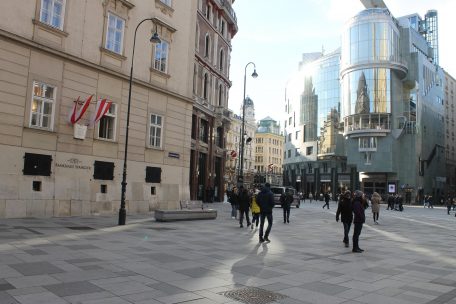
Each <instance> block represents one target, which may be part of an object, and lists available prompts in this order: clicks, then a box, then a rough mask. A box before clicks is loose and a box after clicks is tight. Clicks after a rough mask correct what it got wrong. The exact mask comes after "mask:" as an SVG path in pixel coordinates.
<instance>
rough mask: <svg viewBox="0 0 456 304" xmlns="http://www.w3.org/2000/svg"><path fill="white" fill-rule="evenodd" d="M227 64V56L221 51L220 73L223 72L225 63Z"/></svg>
mask: <svg viewBox="0 0 456 304" xmlns="http://www.w3.org/2000/svg"><path fill="white" fill-rule="evenodd" d="M224 62H225V54H224V52H223V49H221V50H220V58H219V68H220V72H223V66H224V64H223V63H224Z"/></svg>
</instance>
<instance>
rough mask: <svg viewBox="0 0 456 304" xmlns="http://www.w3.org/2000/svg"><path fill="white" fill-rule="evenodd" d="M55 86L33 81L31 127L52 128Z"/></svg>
mask: <svg viewBox="0 0 456 304" xmlns="http://www.w3.org/2000/svg"><path fill="white" fill-rule="evenodd" d="M55 91H56V90H55V88H54V87H52V86H50V85H47V84H45V83H40V82H36V81H34V82H33V97H32V109H31V111H30V127H37V128H43V129H48V130H52V128H53V125H54V105H55Z"/></svg>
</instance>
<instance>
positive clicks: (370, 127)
mask: <svg viewBox="0 0 456 304" xmlns="http://www.w3.org/2000/svg"><path fill="white" fill-rule="evenodd" d="M389 132H391V117H390V114H388V113H370V114H355V115H351V116H347V117H345V118H344V135H351V134H356V133H389Z"/></svg>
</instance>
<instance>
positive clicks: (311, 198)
mask: <svg viewBox="0 0 456 304" xmlns="http://www.w3.org/2000/svg"><path fill="white" fill-rule="evenodd" d="M313 197H314V196H313V194H312V192H309V201H310V203H309V204H312V200H313Z"/></svg>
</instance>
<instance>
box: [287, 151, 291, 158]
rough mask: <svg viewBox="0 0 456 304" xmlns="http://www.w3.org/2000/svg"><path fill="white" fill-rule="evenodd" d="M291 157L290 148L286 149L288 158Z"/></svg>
mask: <svg viewBox="0 0 456 304" xmlns="http://www.w3.org/2000/svg"><path fill="white" fill-rule="evenodd" d="M290 157H291V150H288V158H290Z"/></svg>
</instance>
